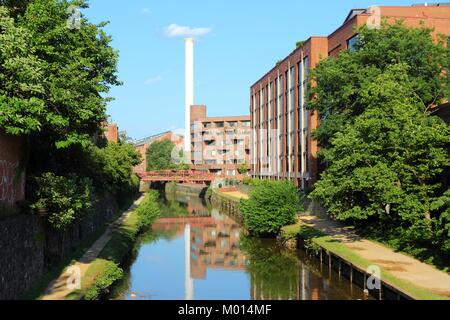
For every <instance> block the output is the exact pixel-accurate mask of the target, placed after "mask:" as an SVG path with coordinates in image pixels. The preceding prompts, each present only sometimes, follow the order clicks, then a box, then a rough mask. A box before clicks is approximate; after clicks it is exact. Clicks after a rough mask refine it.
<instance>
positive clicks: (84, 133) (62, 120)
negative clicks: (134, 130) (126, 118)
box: [18, 0, 120, 148]
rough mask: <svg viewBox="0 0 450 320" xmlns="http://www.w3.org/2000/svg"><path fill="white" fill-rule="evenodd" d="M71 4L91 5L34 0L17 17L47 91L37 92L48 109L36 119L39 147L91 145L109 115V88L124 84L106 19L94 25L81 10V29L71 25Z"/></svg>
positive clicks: (77, 3)
mask: <svg viewBox="0 0 450 320" xmlns="http://www.w3.org/2000/svg"><path fill="white" fill-rule="evenodd" d="M71 6H77V7H80V8H87V2H86V1H84V0H74V1H69V0H65V1H58V0H34V1H32V2H31V3H30V4H28V6H27V7H26V11H25V13H24V14H23V15H22V16H19V18H18V24H19V25H20V27H22V28H25V29H27V30H28V31H29V33H30V38H31V46H32V49H33V52H34V55H35V56H36V57H37V58H38V59H39V60H40V61H41V64H40V72H42V75H43V76H42V78H41V81H40V82H41V84H42V86H43V88H44V89H43V92H40V95H39V96H40V97H41V99H42V100H43V101H44V103H45V109H44V112H41V113H40V115H39V117H38V118H37V120H38V121H39V122H40V124H41V128H40V132H41V134H40V135H36V136H35V137H34V138H35V139H36V144H39V145H47V144H53V145H55V146H56V147H58V148H67V147H70V146H71V145H74V144H83V145H88V144H89V142H90V141H91V138H92V136H93V135H94V134H98V133H100V123H101V122H103V121H105V120H106V118H107V117H106V114H105V110H106V104H107V102H108V101H110V98H108V97H106V95H107V94H108V92H109V89H110V87H111V86H114V85H119V84H120V82H119V81H118V79H117V60H118V54H117V52H116V51H115V50H114V49H113V48H112V47H111V46H110V42H111V37H110V36H108V35H106V34H105V32H104V31H103V27H104V26H105V25H106V23H100V24H98V25H95V24H93V23H90V22H89V21H88V20H87V19H86V18H85V17H84V16H83V15H82V14H81V19H80V25H79V28H75V29H71V28H69V27H68V24H67V21H68V19H69V17H70V14H71V12H70V10H69V8H71Z"/></svg>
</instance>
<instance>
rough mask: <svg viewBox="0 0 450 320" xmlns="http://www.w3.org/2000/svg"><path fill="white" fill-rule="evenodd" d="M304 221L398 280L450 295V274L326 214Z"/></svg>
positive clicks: (307, 216)
mask: <svg viewBox="0 0 450 320" xmlns="http://www.w3.org/2000/svg"><path fill="white" fill-rule="evenodd" d="M300 220H301V221H302V222H304V223H306V224H308V225H310V226H312V227H314V228H316V229H318V230H320V231H322V232H323V233H325V234H327V235H330V236H333V237H334V238H335V239H338V240H340V241H341V242H342V243H343V244H344V245H346V246H347V247H348V248H350V249H351V250H353V251H354V252H355V253H357V254H358V255H359V256H360V257H361V258H363V259H365V260H368V261H370V262H373V263H374V265H378V266H380V267H381V269H384V270H386V271H388V272H389V273H390V274H391V275H393V276H395V277H396V278H398V279H401V280H405V281H408V282H410V283H413V284H414V285H415V286H416V287H421V288H424V289H426V290H428V291H430V292H432V293H435V294H438V295H442V296H446V297H449V298H450V275H449V274H447V273H445V272H443V271H440V270H437V269H436V268H434V267H432V266H430V265H428V264H425V263H422V262H420V261H418V260H416V259H414V258H412V257H409V256H407V255H405V254H402V253H398V252H395V251H393V250H391V249H389V248H387V247H384V246H382V245H380V244H377V243H375V242H372V241H369V240H365V239H362V238H360V237H359V236H357V235H356V234H355V233H354V232H353V231H352V230H351V229H350V228H348V227H344V226H343V225H341V224H340V223H338V222H335V221H332V220H330V219H329V218H328V217H326V216H324V215H323V214H318V215H311V214H309V213H306V214H302V215H300Z"/></svg>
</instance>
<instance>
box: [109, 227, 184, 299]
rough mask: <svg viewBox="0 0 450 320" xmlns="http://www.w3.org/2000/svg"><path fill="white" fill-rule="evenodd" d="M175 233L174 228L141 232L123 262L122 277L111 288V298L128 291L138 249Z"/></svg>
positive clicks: (171, 237)
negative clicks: (131, 270)
mask: <svg viewBox="0 0 450 320" xmlns="http://www.w3.org/2000/svg"><path fill="white" fill-rule="evenodd" d="M176 235H177V231H176V230H162V231H159V230H158V231H154V230H152V229H149V230H148V231H147V232H145V233H143V234H141V235H140V236H139V237H138V238H137V239H136V243H135V245H134V247H133V250H132V251H131V254H130V256H129V257H128V259H127V261H126V262H125V263H124V270H125V272H124V277H123V278H122V279H121V280H119V281H118V282H116V283H115V284H114V286H113V288H112V290H111V294H110V295H109V296H110V297H112V298H113V299H123V298H124V296H123V295H124V293H126V292H128V290H129V289H130V288H131V273H130V266H132V265H133V263H134V262H135V261H136V259H137V257H138V254H139V251H140V250H141V248H142V247H143V246H147V245H150V244H152V243H154V242H157V241H159V240H171V239H173V238H174V237H175V236H176Z"/></svg>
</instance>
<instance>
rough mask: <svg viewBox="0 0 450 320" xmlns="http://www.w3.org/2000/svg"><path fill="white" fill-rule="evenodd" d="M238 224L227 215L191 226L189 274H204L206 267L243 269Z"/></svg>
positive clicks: (203, 276) (200, 275)
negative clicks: (212, 221) (213, 220)
mask: <svg viewBox="0 0 450 320" xmlns="http://www.w3.org/2000/svg"><path fill="white" fill-rule="evenodd" d="M240 231H241V228H240V226H239V225H238V224H237V223H236V222H234V221H233V220H231V219H230V218H228V217H224V219H223V220H222V221H218V220H216V221H215V223H213V224H207V225H204V226H199V227H197V226H194V225H193V226H191V275H192V277H193V278H196V279H203V278H205V276H206V269H207V268H214V269H226V270H244V269H245V263H246V260H245V256H244V255H243V254H242V252H241V250H240V249H239V236H240Z"/></svg>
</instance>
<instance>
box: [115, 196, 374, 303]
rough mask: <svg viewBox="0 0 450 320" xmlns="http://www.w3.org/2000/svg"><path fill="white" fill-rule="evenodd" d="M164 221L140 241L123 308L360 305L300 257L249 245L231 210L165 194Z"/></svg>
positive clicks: (356, 293)
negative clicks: (213, 303)
mask: <svg viewBox="0 0 450 320" xmlns="http://www.w3.org/2000/svg"><path fill="white" fill-rule="evenodd" d="M161 206H162V207H163V208H164V209H163V214H162V215H161V217H160V218H159V219H158V220H156V221H155V222H154V223H153V225H152V228H151V229H150V230H148V231H147V232H146V233H144V234H142V235H141V236H140V237H139V238H138V240H137V245H136V247H135V248H134V250H133V257H132V259H131V260H130V261H129V266H128V267H124V270H125V271H124V276H123V278H122V280H120V281H118V282H117V283H116V284H115V285H114V286H113V288H112V290H111V294H110V295H108V297H107V298H110V299H119V300H147V299H151V300H160V299H164V300H166V299H167V300H174V299H175V300H183V299H185V300H196V299H200V300H203V299H204V300H209V299H218V300H260V299H263V300H271V299H275V300H279V299H282V300H329V299H331V300H360V299H372V298H371V297H368V296H366V295H365V294H364V292H363V290H362V289H360V288H358V287H356V286H353V285H352V284H351V282H350V281H348V280H346V279H345V278H343V277H339V274H338V273H337V272H335V271H333V270H329V269H328V268H327V267H326V266H325V265H322V264H320V263H318V262H317V261H315V260H313V259H311V258H310V257H309V256H308V255H307V254H305V253H304V252H302V251H297V250H288V249H286V248H283V247H280V246H279V245H277V243H276V240H275V239H259V238H253V237H247V236H246V232H244V230H243V228H242V225H241V224H240V223H238V222H237V221H236V220H235V219H234V218H233V217H232V216H231V215H229V214H228V213H227V212H226V211H225V210H222V209H221V208H219V207H217V206H215V205H214V204H213V203H211V202H209V201H206V202H205V201H204V200H203V199H200V198H198V197H196V196H188V195H185V194H184V195H183V194H176V195H175V197H174V196H173V195H172V194H165V200H163V202H162V203H161Z"/></svg>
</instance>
